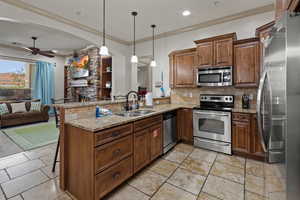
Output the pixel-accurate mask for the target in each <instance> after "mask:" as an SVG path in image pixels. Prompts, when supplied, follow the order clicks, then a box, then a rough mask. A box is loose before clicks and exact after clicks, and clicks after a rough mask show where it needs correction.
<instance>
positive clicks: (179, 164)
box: [150, 143, 195, 199]
mask: <svg viewBox="0 0 300 200" xmlns="http://www.w3.org/2000/svg"><path fill="white" fill-rule="evenodd" d="M181 144H184V143H181ZM177 145H178V144H177ZM194 150H195V148H194V147H193V151H194ZM172 151H177V150H176V149H175V147H174V148H173V149H172ZM193 151H191V152H190V153H187V154H186V157H185V158H184V159H183V160H182V161H181V162H180V163H177V164H178V166H177V167H176V169H175V170H174V171H173V172H172V173H171V174H170V176H168V177H167V178H166V180H165V181H164V182H163V183H162V184H161V185H160V186H159V187H158V188H157V190H156V191H155V192H154V193H153V194H152V196H151V198H150V199H152V198H153V197H154V195H155V194H156V193H157V192H158V191H159V190H160V188H161V187H162V186H163V185H165V184H166V183H168V182H167V181H168V180H169V179H170V178H171V177H172V176H173V175H174V173H175V172H176V171H177V170H178V168H179V167H180V166H181V165H182V163H183V162H184V161H185V160H186V159H187V158H188V157H189V156H190V155H191V154H192V152H193ZM177 152H180V151H177ZM169 153H171V152H170V151H169ZM180 153H183V152H180ZM183 154H185V153H183ZM163 159H164V158H163ZM164 160H167V159H164ZM167 161H169V160H167ZM174 163H176V162H174ZM168 184H169V183H168ZM176 188H178V187H176ZM178 189H179V188H178ZM180 189H181V188H180ZM181 190H182V189H181ZM184 191H185V190H184ZM189 194H192V193H190V192H189ZM193 195H194V194H193ZM194 196H195V195H194Z"/></svg>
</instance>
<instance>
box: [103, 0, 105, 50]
mask: <svg viewBox="0 0 300 200" xmlns="http://www.w3.org/2000/svg"><path fill="white" fill-rule="evenodd" d="M103 46H105V0H103Z"/></svg>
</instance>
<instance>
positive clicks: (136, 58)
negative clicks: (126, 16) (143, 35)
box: [131, 12, 138, 63]
mask: <svg viewBox="0 0 300 200" xmlns="http://www.w3.org/2000/svg"><path fill="white" fill-rule="evenodd" d="M131 15H132V16H133V55H132V57H131V63H138V57H137V56H136V53H135V17H136V16H137V15H138V13H137V12H132V13H131Z"/></svg>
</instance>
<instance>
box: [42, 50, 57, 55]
mask: <svg viewBox="0 0 300 200" xmlns="http://www.w3.org/2000/svg"><path fill="white" fill-rule="evenodd" d="M40 52H43V53H46V54H52V55H55V52H53V51H52V50H49V51H40Z"/></svg>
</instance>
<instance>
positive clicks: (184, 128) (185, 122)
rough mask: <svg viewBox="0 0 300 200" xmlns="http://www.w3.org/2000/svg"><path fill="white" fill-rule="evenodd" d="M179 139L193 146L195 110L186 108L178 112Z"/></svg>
mask: <svg viewBox="0 0 300 200" xmlns="http://www.w3.org/2000/svg"><path fill="white" fill-rule="evenodd" d="M177 137H178V138H179V140H182V141H183V142H186V143H189V144H193V143H194V138H193V110H192V109H188V108H184V109H180V110H178V111H177Z"/></svg>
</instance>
